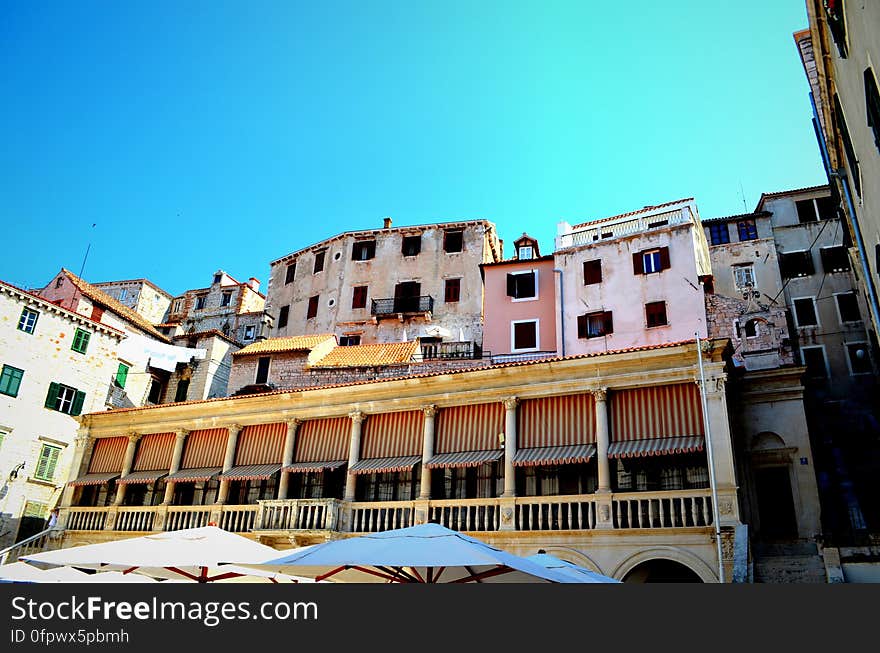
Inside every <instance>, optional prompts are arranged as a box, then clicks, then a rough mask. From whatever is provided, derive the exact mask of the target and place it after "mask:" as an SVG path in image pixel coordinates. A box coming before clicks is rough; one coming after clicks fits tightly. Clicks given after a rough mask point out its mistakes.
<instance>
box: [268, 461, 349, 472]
mask: <svg viewBox="0 0 880 653" xmlns="http://www.w3.org/2000/svg"><path fill="white" fill-rule="evenodd" d="M347 462H348V461H347V460H327V461H324V462H314V463H293V464H291V465H287V466H286V467H284V468H283V469H282V471H285V472H323V471H326V470H333V469H339V468H340V467H342V466H343V465H344V464H345V463H347Z"/></svg>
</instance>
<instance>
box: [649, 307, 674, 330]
mask: <svg viewBox="0 0 880 653" xmlns="http://www.w3.org/2000/svg"><path fill="white" fill-rule="evenodd" d="M658 304H662V305H663V319H664V322H663V324H653V325H651V324H649V321H650V320H649V319H648V315H649V313H648V307H649V306H657V305H658ZM666 326H669V311H667V310H666V300H658V301H655V302H645V328H646V329H658V328H661V327H666Z"/></svg>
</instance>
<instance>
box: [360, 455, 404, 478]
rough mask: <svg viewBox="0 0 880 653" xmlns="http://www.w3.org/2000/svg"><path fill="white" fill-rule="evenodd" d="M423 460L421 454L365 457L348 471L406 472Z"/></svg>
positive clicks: (372, 472)
mask: <svg viewBox="0 0 880 653" xmlns="http://www.w3.org/2000/svg"><path fill="white" fill-rule="evenodd" d="M421 461H422V457H421V456H397V457H394V458H365V459H364V460H359V461H357V462H356V463H355V464H354V465H352V466H351V469H349V470H348V471H349V472H351V473H352V474H381V473H384V472H405V471H407V470H410V469H412V468H413V467H415V466H416V465H418V464H419V463H420V462H421Z"/></svg>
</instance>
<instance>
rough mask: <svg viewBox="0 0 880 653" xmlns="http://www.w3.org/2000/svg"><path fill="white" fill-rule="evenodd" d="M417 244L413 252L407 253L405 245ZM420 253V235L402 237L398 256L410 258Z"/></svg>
mask: <svg viewBox="0 0 880 653" xmlns="http://www.w3.org/2000/svg"><path fill="white" fill-rule="evenodd" d="M414 242H415V243H418V246H417V247H415V252H413V253H407V248H406V246H407V244H408V243H409V244H412V243H414ZM421 253H422V234H418V235H415V236H403V238H402V239H401V241H400V255H401V256H403V257H404V258H411V257H415V256H418V255H419V254H421Z"/></svg>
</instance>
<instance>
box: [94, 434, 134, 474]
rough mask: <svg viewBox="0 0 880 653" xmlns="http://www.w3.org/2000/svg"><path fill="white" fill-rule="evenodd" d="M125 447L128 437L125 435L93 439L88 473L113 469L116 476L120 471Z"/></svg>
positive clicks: (100, 472)
mask: <svg viewBox="0 0 880 653" xmlns="http://www.w3.org/2000/svg"><path fill="white" fill-rule="evenodd" d="M127 448H128V438H126V437H125V436H117V437H114V438H98V439H97V440H95V446H94V448H93V449H92V458H91V460H90V461H89V474H103V473H105V472H114V471H115V472H116V475H117V476H118V475H119V474H120V473H121V472H122V461H123V460H124V459H125V451H126V449H127Z"/></svg>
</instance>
